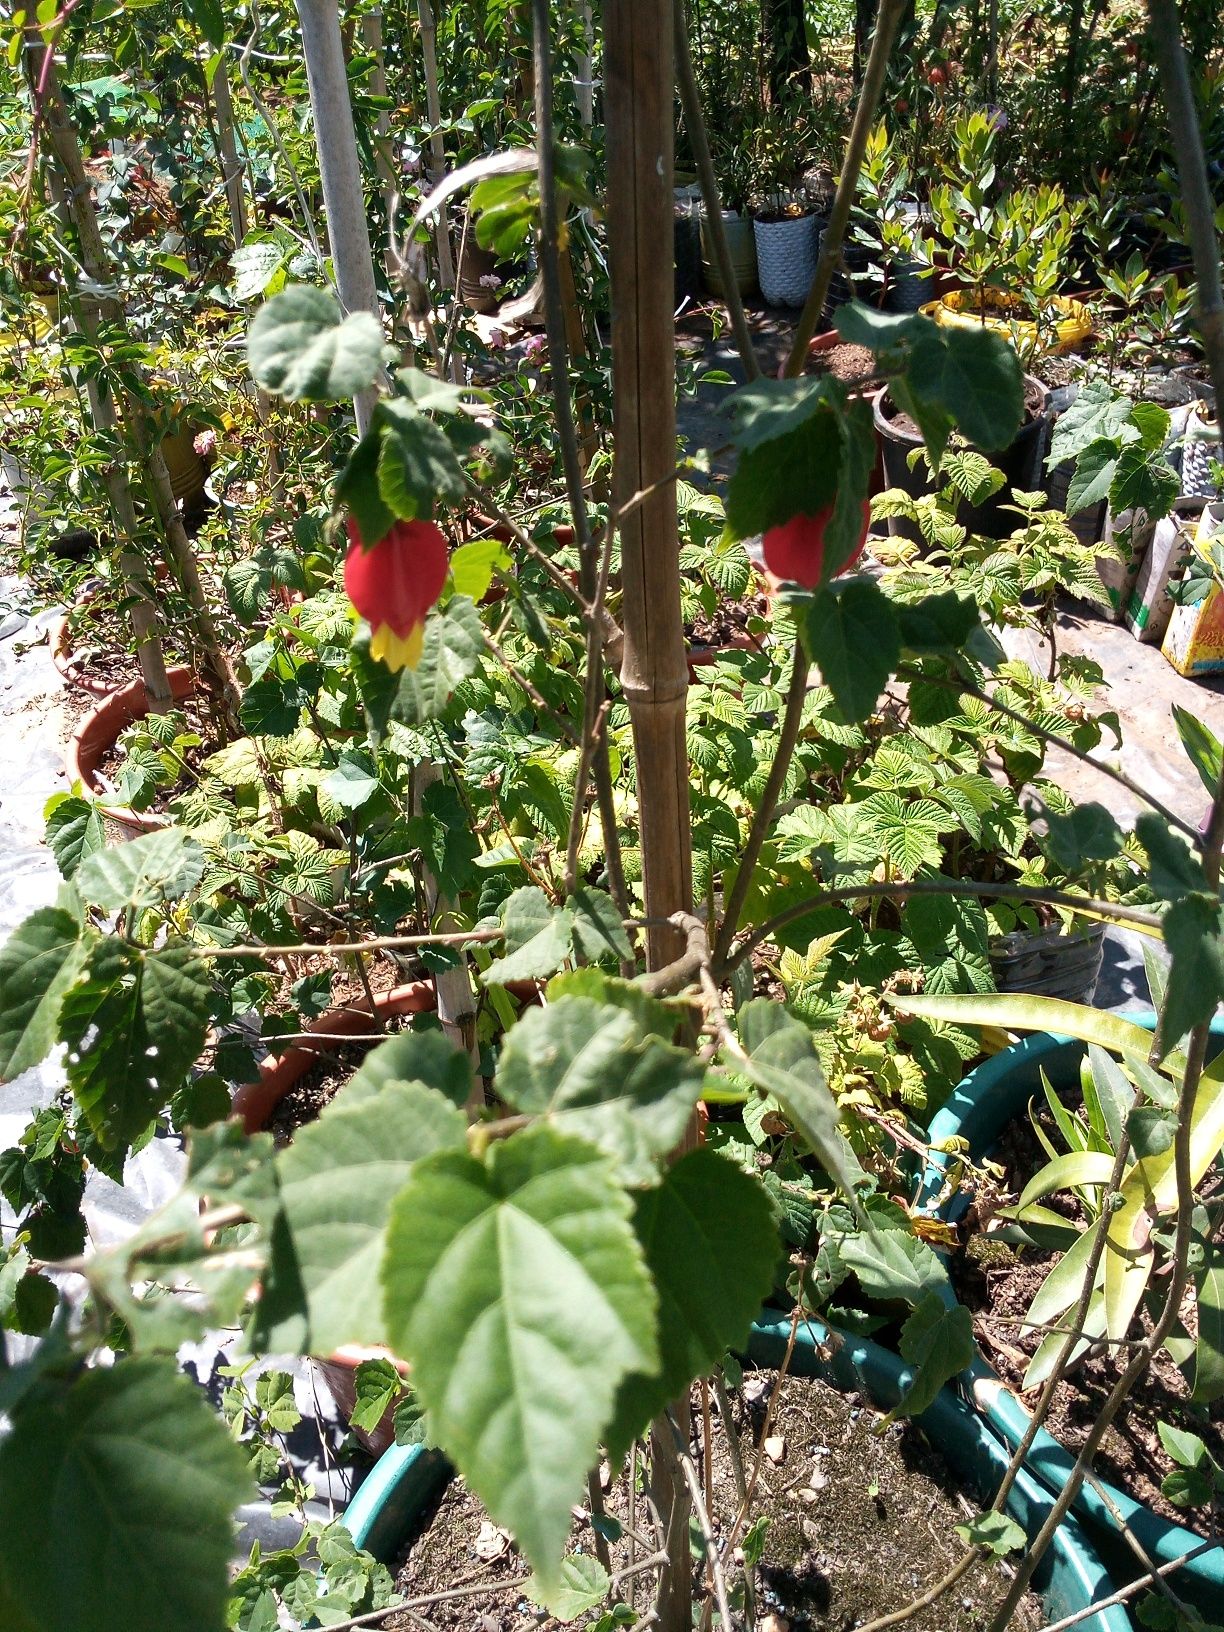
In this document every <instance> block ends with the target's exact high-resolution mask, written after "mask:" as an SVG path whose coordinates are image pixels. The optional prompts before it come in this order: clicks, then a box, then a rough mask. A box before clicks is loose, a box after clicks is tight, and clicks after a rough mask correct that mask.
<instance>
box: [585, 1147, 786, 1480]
mask: <svg viewBox="0 0 1224 1632" xmlns="http://www.w3.org/2000/svg"><path fill="white" fill-rule="evenodd" d="M635 1226H636V1229H637V1234H638V1238H639V1240H640V1241H641V1243H642V1246H643V1248H644V1249H645V1252H646V1263H647V1266H648V1267H649V1269H650V1273H651V1275H652V1276H653V1277H654V1283H655V1286H656V1288H657V1289H658V1293H659V1350H660V1361H661V1364H660V1366H659V1369H658V1370H657V1371H655V1372H654V1373H652V1374H642V1373H634V1374H631V1375H630V1376H628V1377H626V1378H625V1380H624V1382H623V1383H622V1384H621V1388H620V1393H619V1395H618V1398H617V1403H616V1416H615V1418H614V1420H613V1423H612V1426H611V1427H610V1428H609V1430H608V1433H607V1446H608V1454H609V1457H610V1458H611V1460H612V1462H613V1463H614V1464H616V1463H619V1462H621V1461H622V1460H623V1459H624V1457H625V1456H626V1455H627V1454H628V1450H629V1447H630V1445H631V1444H632V1443H633V1441H634V1440H635V1439H636V1438H637V1437H638V1435H639V1434H641V1433H643V1432H644V1431H645V1429H646V1426H647V1424H648V1423H649V1422H650V1421H651V1420H652V1418H653V1417H655V1416H657V1414H658V1413H659V1412H660V1411H661V1410H662V1409H663V1408H664V1406H666V1405H667V1403H668V1402H669V1401H670V1400H674V1399H677V1398H679V1396H680V1395H682V1394H683V1393H684V1392H685V1390H686V1389H687V1388H688V1386H689V1384H690V1383H692V1382H693V1381H694V1380H695V1379H696V1378H698V1377H705V1376H707V1375H708V1374H709V1373H710V1372H711V1371H712V1370H713V1369H714V1367H715V1366H716V1365H717V1364H718V1362H719V1361H720V1360H721V1359H722V1357H723V1355H724V1354H726V1353H727V1351H728V1350H731V1349H736V1348H740V1347H742V1346H743V1344H744V1343H745V1341H746V1340H747V1336H748V1328H749V1326H750V1325H751V1324H752V1321H753V1320H754V1319H755V1317H756V1315H757V1313H758V1311H759V1310H760V1307H761V1304H762V1302H763V1301H764V1299H765V1297H766V1296H767V1295H768V1293H769V1290H770V1287H771V1286H772V1284H773V1276H774V1270H775V1268H776V1266H777V1263H778V1259H779V1256H780V1253H781V1243H780V1241H779V1239H778V1228H777V1225H776V1223H775V1222H774V1217H773V1210H772V1208H771V1206H770V1202H769V1197H768V1196H767V1195H766V1193H765V1191H764V1189H763V1188H762V1186H761V1184H760V1183H759V1181H758V1180H757V1179H756V1178H754V1177H753V1176H752V1175H750V1174H748V1173H745V1172H744V1170H743V1169H742V1168H741V1167H739V1166H738V1165H737V1164H736V1163H734V1162H732V1161H729V1160H728V1159H727V1157H725V1156H720V1155H719V1154H718V1153H717V1152H716V1151H713V1150H710V1149H709V1148H708V1147H704V1146H703V1147H702V1148H700V1149H698V1150H693V1151H690V1152H689V1153H688V1155H686V1156H682V1157H681V1158H680V1160H679V1161H678V1162H677V1163H676V1164H675V1165H674V1166H673V1167H672V1168H670V1169H669V1170H668V1173H667V1175H666V1177H665V1178H664V1180H663V1183H662V1184H660V1185H658V1186H657V1187H656V1188H655V1189H653V1190H647V1191H644V1192H643V1193H642V1195H640V1196H639V1197H638V1202H637V1213H636V1218H635Z"/></svg>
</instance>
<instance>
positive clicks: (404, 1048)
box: [344, 1029, 472, 1110]
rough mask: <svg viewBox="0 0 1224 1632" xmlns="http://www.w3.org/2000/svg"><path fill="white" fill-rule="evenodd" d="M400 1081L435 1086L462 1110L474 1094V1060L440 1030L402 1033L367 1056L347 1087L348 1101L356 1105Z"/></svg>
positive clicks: (345, 1094)
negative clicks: (472, 1061)
mask: <svg viewBox="0 0 1224 1632" xmlns="http://www.w3.org/2000/svg"><path fill="white" fill-rule="evenodd" d="M400 1082H417V1083H420V1084H421V1085H422V1087H425V1088H433V1089H434V1090H435V1091H436V1092H437V1093H439V1094H441V1095H442V1097H443V1098H444V1099H447V1100H449V1101H450V1103H451V1104H452V1105H457V1106H458V1107H459V1109H460V1110H462V1109H463V1107H464V1106H465V1105H466V1104H467V1102H468V1100H469V1098H470V1097H471V1093H472V1063H471V1061H470V1060H469V1059H468V1057H467V1055H466V1054H465V1053H464V1052H463V1050H462V1049H461V1048H457V1047H456V1046H455V1044H454V1043H452V1042H451V1040H450V1038H449V1037H447V1035H446V1033H445V1032H443V1031H441V1030H440V1029H433V1030H427V1031H404V1032H400V1033H399V1034H398V1035H397V1036H394V1037H388V1038H387V1040H386V1042H385V1043H379V1044H378V1046H377V1047H376V1048H372V1049H371V1050H370V1052H369V1053H368V1054H367V1055H366V1057H365V1059H364V1060H363V1061H362V1062H361V1064H360V1065H359V1066H358V1067H357V1069H356V1071H355V1072H354V1073H353V1075H352V1076H351V1077H350V1078H349V1081H348V1083H347V1085H346V1087H345V1089H344V1098H345V1103H346V1104H349V1105H356V1104H358V1103H359V1102H361V1101H364V1100H365V1099H366V1098H367V1097H368V1096H369V1095H370V1094H372V1093H378V1092H380V1091H381V1090H382V1089H383V1088H386V1087H387V1086H388V1084H390V1083H400Z"/></svg>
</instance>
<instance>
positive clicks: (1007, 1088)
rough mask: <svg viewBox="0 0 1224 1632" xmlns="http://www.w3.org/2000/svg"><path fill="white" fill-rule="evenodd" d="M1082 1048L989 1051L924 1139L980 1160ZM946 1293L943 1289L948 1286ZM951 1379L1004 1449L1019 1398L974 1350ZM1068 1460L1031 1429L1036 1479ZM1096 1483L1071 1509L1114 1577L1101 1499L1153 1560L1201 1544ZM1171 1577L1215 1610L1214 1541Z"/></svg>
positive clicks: (957, 1203) (1066, 1472)
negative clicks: (961, 1145)
mask: <svg viewBox="0 0 1224 1632" xmlns="http://www.w3.org/2000/svg"><path fill="white" fill-rule="evenodd" d="M1120 1018H1123V1019H1126V1020H1129V1021H1132V1022H1134V1024H1136V1025H1139V1026H1142V1027H1144V1028H1145V1029H1146V1030H1148V1031H1151V1030H1153V1029H1154V1027H1155V1024H1156V1017H1155V1015H1154V1014H1153V1013H1152V1011H1151V1010H1150V1009H1148V1010H1145V1011H1142V1012H1140V1013H1136V1014H1126V1015H1123V1016H1121V1017H1120ZM1212 1034H1213V1039H1214V1043H1213V1053H1218V1052H1219V1050H1220V1048H1221V1047H1224V1020H1217V1021H1216V1022H1214V1024H1213V1027H1212ZM1085 1052H1086V1050H1085V1048H1084V1045H1083V1044H1082V1043H1080V1042H1077V1041H1075V1040H1073V1039H1072V1038H1068V1037H1059V1036H1056V1035H1054V1034H1052V1033H1050V1032H1041V1033H1038V1034H1037V1035H1036V1036H1033V1037H1026V1038H1025V1039H1024V1040H1023V1042H1020V1043H1017V1044H1015V1046H1014V1047H1012V1048H1007V1049H1004V1050H1003V1051H1002V1052H1001V1053H999V1054H995V1055H994V1056H992V1058H990V1059H989V1060H987V1061H985V1063H984V1064H982V1065H979V1066H978V1067H977V1069H976V1070H975V1071H971V1072H970V1073H969V1075H968V1076H967V1077H966V1078H965V1079H964V1081H963V1082H962V1083H961V1084H960V1087H959V1088H958V1089H957V1090H956V1092H955V1093H954V1094H953V1096H952V1098H951V1099H950V1100H949V1101H948V1103H947V1104H946V1105H945V1106H944V1108H943V1110H941V1111H940V1112H939V1113H938V1114H937V1115H936V1116H935V1117H934V1119H933V1120H932V1122H931V1127H930V1134H929V1138H930V1142H931V1144H932V1145H933V1146H934V1145H940V1144H943V1143H945V1142H946V1141H947V1140H949V1139H963V1140H965V1141H966V1142H967V1144H968V1147H969V1154H970V1156H971V1157H972V1158H973V1159H974V1160H981V1158H982V1157H984V1156H987V1155H989V1153H990V1151H991V1150H992V1149H993V1148H994V1146H995V1144H996V1143H997V1142H998V1140H999V1138H1000V1137H1001V1135H1002V1134H1003V1131H1004V1130H1005V1128H1006V1127H1007V1125H1008V1123H1010V1122H1012V1121H1014V1120H1015V1118H1016V1117H1018V1116H1022V1115H1023V1114H1024V1109H1025V1107H1026V1106H1027V1104H1028V1102H1029V1100H1030V1099H1031V1098H1032V1097H1033V1096H1034V1095H1035V1094H1036V1095H1040V1094H1041V1091H1042V1090H1041V1074H1042V1072H1043V1071H1044V1072H1045V1074H1046V1076H1047V1077H1048V1078H1049V1080H1050V1082H1051V1084H1052V1086H1053V1087H1054V1089H1055V1090H1056V1091H1062V1092H1065V1091H1067V1090H1069V1089H1073V1088H1075V1087H1076V1086H1077V1085H1078V1083H1079V1069H1080V1062H1081V1060H1082V1059H1083V1057H1084V1054H1085ZM951 1160H952V1158H951V1157H949V1156H947V1155H944V1154H943V1153H942V1152H939V1151H932V1153H931V1157H930V1161H929V1163H928V1165H927V1168H926V1170H925V1172H924V1174H923V1176H922V1179H921V1181H920V1184H919V1188H918V1194H917V1197H916V1202H915V1205H916V1206H917V1207H920V1208H925V1209H926V1210H927V1211H933V1210H935V1203H936V1199H937V1197H938V1195H939V1192H940V1190H941V1189H942V1188H943V1181H944V1174H945V1172H946V1169H947V1166H948V1163H949V1162H950V1161H951ZM965 1205H966V1202H965V1198H963V1197H957V1198H953V1200H952V1201H950V1202H948V1203H945V1205H944V1206H943V1207H942V1208H939V1209H938V1212H939V1215H940V1216H941V1217H942V1218H945V1219H947V1220H949V1221H951V1220H953V1219H955V1218H957V1217H959V1216H960V1214H961V1213H963V1211H964V1209H965ZM946 1295H947V1296H948V1297H949V1299H950V1298H951V1296H952V1294H951V1289H950V1288H949V1289H947V1294H946ZM958 1381H959V1385H960V1387H961V1388H962V1389H963V1390H964V1391H965V1392H966V1393H967V1394H968V1395H969V1396H970V1398H971V1399H972V1400H973V1403H974V1405H975V1406H976V1408H977V1409H978V1410H979V1411H980V1412H981V1413H982V1414H983V1415H984V1417H985V1419H986V1421H987V1422H988V1423H989V1425H990V1427H991V1428H993V1429H994V1430H995V1432H996V1433H998V1434H1000V1435H1001V1436H1002V1438H1003V1440H1004V1441H1005V1443H1006V1444H1007V1445H1008V1446H1009V1447H1010V1448H1011V1449H1013V1450H1014V1449H1015V1447H1016V1446H1017V1445H1018V1444H1019V1443H1020V1441H1021V1439H1022V1438H1023V1437H1024V1434H1025V1433H1026V1431H1027V1429H1028V1426H1029V1423H1030V1420H1031V1419H1030V1416H1029V1413H1028V1411H1027V1410H1026V1409H1025V1407H1024V1405H1023V1404H1022V1402H1021V1401H1020V1400H1019V1399H1018V1398H1017V1396H1016V1395H1015V1394H1013V1393H1012V1391H1011V1390H1010V1389H1009V1388H1008V1387H1007V1386H1006V1385H1005V1384H1004V1382H1003V1381H1002V1379H1001V1378H1000V1377H999V1376H998V1374H997V1372H995V1371H994V1369H993V1368H992V1367H991V1366H989V1365H988V1364H987V1363H986V1361H985V1359H983V1358H982V1357H981V1356H980V1355H979V1357H978V1358H977V1359H976V1360H975V1361H974V1363H973V1365H972V1366H971V1367H970V1368H969V1369H968V1371H965V1372H962V1373H961V1376H960V1378H959V1380H958ZM1074 1464H1075V1458H1074V1457H1073V1456H1072V1455H1071V1453H1070V1452H1069V1451H1068V1450H1067V1449H1066V1448H1065V1447H1064V1446H1062V1445H1060V1444H1059V1442H1058V1441H1057V1440H1056V1439H1054V1438H1053V1437H1052V1436H1051V1435H1050V1434H1048V1433H1046V1431H1045V1430H1044V1429H1039V1430H1038V1433H1037V1437H1036V1439H1035V1440H1034V1442H1033V1446H1032V1449H1031V1450H1030V1451H1029V1453H1028V1457H1027V1459H1026V1461H1025V1467H1026V1468H1027V1470H1028V1471H1029V1473H1031V1474H1032V1475H1033V1476H1034V1478H1035V1479H1037V1480H1040V1481H1041V1483H1042V1484H1044V1485H1045V1486H1046V1488H1047V1489H1049V1490H1051V1491H1059V1490H1061V1489H1062V1488H1063V1486H1064V1485H1065V1484H1066V1482H1067V1480H1068V1478H1069V1477H1070V1474H1071V1470H1072V1468H1073V1466H1074ZM1100 1487H1101V1489H1100V1493H1098V1491H1097V1490H1096V1489H1094V1488H1093V1487H1092V1486H1091V1485H1089V1484H1085V1485H1084V1486H1083V1488H1082V1489H1081V1491H1080V1493H1079V1495H1078V1496H1077V1497H1076V1499H1075V1505H1074V1508H1073V1512H1075V1513H1076V1514H1077V1515H1078V1516H1079V1518H1081V1519H1082V1520H1083V1521H1084V1522H1085V1524H1086V1525H1087V1526H1088V1527H1089V1529H1090V1531H1091V1533H1092V1535H1093V1536H1094V1537H1095V1539H1096V1541H1097V1543H1098V1544H1099V1546H1100V1548H1101V1552H1102V1555H1103V1556H1104V1557H1105V1558H1106V1560H1107V1562H1108V1563H1109V1564H1110V1566H1111V1569H1112V1571H1113V1574H1114V1578H1115V1579H1116V1580H1117V1581H1118V1584H1119V1585H1124V1584H1126V1583H1128V1582H1130V1581H1131V1580H1133V1579H1134V1578H1135V1576H1136V1575H1137V1574H1138V1568H1137V1565H1136V1562H1135V1558H1134V1555H1133V1553H1132V1552H1131V1551H1130V1548H1129V1547H1128V1545H1127V1543H1126V1541H1125V1540H1124V1539H1123V1537H1122V1534H1121V1532H1120V1530H1119V1528H1118V1525H1117V1523H1116V1521H1115V1519H1114V1516H1113V1512H1112V1511H1111V1506H1112V1508H1113V1509H1115V1510H1116V1511H1117V1512H1118V1513H1120V1514H1121V1516H1122V1519H1123V1521H1124V1522H1125V1524H1126V1525H1127V1526H1128V1527H1129V1528H1130V1530H1131V1531H1132V1533H1133V1534H1134V1536H1135V1537H1136V1539H1137V1540H1138V1542H1139V1544H1140V1545H1141V1546H1142V1547H1143V1548H1144V1549H1145V1551H1146V1552H1147V1553H1149V1554H1150V1556H1151V1557H1152V1559H1153V1560H1154V1561H1155V1562H1156V1563H1157V1564H1167V1563H1171V1562H1172V1561H1173V1560H1174V1559H1178V1558H1183V1557H1185V1556H1186V1555H1187V1554H1188V1553H1191V1552H1193V1551H1194V1550H1195V1549H1196V1548H1199V1547H1201V1546H1202V1545H1203V1538H1202V1537H1201V1536H1199V1535H1197V1534H1195V1532H1194V1531H1192V1530H1187V1529H1185V1528H1184V1527H1183V1526H1182V1525H1180V1524H1174V1523H1172V1522H1171V1521H1170V1520H1169V1519H1165V1518H1162V1517H1161V1516H1160V1515H1159V1514H1157V1513H1153V1512H1152V1510H1151V1508H1149V1507H1145V1506H1144V1504H1143V1503H1142V1502H1137V1501H1136V1500H1135V1499H1134V1497H1132V1496H1128V1495H1127V1494H1126V1493H1125V1492H1124V1491H1122V1490H1119V1489H1118V1488H1117V1487H1116V1486H1114V1485H1111V1484H1109V1483H1108V1482H1107V1481H1105V1480H1103V1479H1102V1480H1101V1481H1100ZM1174 1585H1175V1586H1176V1589H1177V1592H1178V1593H1179V1594H1180V1595H1181V1596H1182V1597H1184V1598H1185V1599H1186V1600H1187V1601H1188V1602H1190V1603H1193V1604H1194V1605H1196V1607H1197V1608H1198V1609H1200V1610H1201V1611H1202V1612H1203V1613H1204V1614H1205V1615H1206V1616H1207V1617H1208V1619H1211V1618H1212V1617H1214V1618H1215V1619H1218V1618H1219V1606H1220V1603H1221V1601H1222V1599H1224V1547H1221V1546H1216V1547H1213V1548H1211V1550H1210V1551H1208V1552H1205V1553H1201V1554H1200V1555H1199V1556H1198V1557H1197V1558H1193V1559H1191V1560H1190V1561H1189V1562H1188V1563H1187V1564H1186V1565H1185V1566H1184V1567H1183V1568H1181V1569H1179V1570H1178V1572H1177V1575H1176V1578H1175V1581H1174Z"/></svg>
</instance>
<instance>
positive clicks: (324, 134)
mask: <svg viewBox="0 0 1224 1632" xmlns="http://www.w3.org/2000/svg"><path fill="white" fill-rule="evenodd" d="M297 10H298V19H299V21H300V23H301V28H302V51H303V54H304V56H305V58H306V80H307V83H308V85H309V86H310V107H311V112H312V114H313V115H314V126H315V142H316V145H317V147H318V151H319V173H320V176H321V177H322V181H323V208H324V210H325V212H326V214H327V233H328V238H329V239H330V242H331V253H332V262H333V264H334V266H335V268H336V285H337V287H338V289H339V291H340V304H341V305H342V306H343V307H344V309H345V311H346V312H363V311H364V312H373V314H374V316H375V317H379V316H380V313H379V309H378V294H377V291H376V289H375V287H374V261H373V258H372V256H371V254H370V234H369V229H368V228H367V226H366V215H365V194H364V192H363V191H362V186H361V165H360V163H359V161H358V158H357V138H356V136H355V135H354V133H353V106H352V103H351V102H350V100H349V90H348V73H347V70H346V68H345V64H344V42H343V40H342V39H341V37H340V12H339V9H338V7H337V5H336V0H297ZM374 401H375V393H374V391H373V389H371V390H368V391H363V392H362V393H361V394H360V396H359V397H358V398H357V400H356V402H355V404H354V407H355V410H356V414H357V432H358V435H359V436H364V434H365V431H366V427H367V426H368V425H369V423H370V415H371V414H372V413H373V411H374Z"/></svg>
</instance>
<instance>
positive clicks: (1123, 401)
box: [1046, 380, 1134, 470]
mask: <svg viewBox="0 0 1224 1632" xmlns="http://www.w3.org/2000/svg"><path fill="white" fill-rule="evenodd" d="M1132 406H1133V405H1132V403H1131V400H1130V398H1129V397H1123V396H1119V395H1117V394H1116V393H1115V392H1114V391H1113V389H1112V388H1111V387H1110V386H1109V385H1107V384H1106V382H1105V381H1104V380H1081V381H1080V383H1079V385H1078V387H1077V389H1076V393H1075V397H1074V399H1073V400H1072V402H1071V403H1070V404H1069V405H1068V406H1067V408H1066V409H1065V410H1064V411H1063V412H1062V413H1061V414H1059V416H1058V418H1057V420H1055V422H1054V430H1053V433H1052V435H1051V438H1050V455H1049V458H1048V459H1047V460H1046V464H1047V465H1048V466H1049V468H1050V469H1051V470H1052V469H1053V468H1054V466H1055V465H1061V464H1062V463H1063V461H1064V460H1067V459H1074V458H1075V456H1076V455H1077V454H1080V453H1083V451H1084V450H1085V448H1088V447H1090V446H1091V445H1092V443H1094V442H1098V441H1102V440H1104V441H1108V442H1112V443H1114V444H1115V445H1116V446H1120V445H1121V444H1122V442H1124V441H1126V440H1128V438H1129V437H1132V436H1133V435H1134V431H1133V430H1132V429H1130V428H1129V421H1130V417H1131V409H1132Z"/></svg>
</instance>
